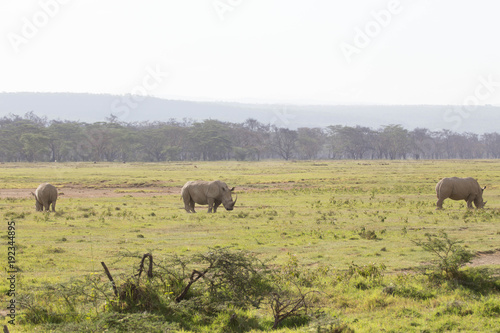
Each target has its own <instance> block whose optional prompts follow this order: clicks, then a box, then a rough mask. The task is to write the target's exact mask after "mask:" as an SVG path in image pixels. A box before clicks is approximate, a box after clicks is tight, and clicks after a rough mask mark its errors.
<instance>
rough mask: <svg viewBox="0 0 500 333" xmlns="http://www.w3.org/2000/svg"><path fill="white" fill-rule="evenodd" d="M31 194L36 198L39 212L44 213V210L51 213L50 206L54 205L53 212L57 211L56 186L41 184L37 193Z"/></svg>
mask: <svg viewBox="0 0 500 333" xmlns="http://www.w3.org/2000/svg"><path fill="white" fill-rule="evenodd" d="M31 194H32V195H33V196H34V197H35V200H36V204H35V207H36V211H37V212H42V211H43V210H44V209H45V210H46V211H49V207H50V205H52V211H53V212H55V211H56V201H57V189H56V188H55V187H54V185H50V184H47V183H44V184H40V185H39V186H38V188H37V189H36V190H35V193H33V192H31Z"/></svg>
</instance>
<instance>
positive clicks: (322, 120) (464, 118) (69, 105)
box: [0, 93, 500, 134]
mask: <svg viewBox="0 0 500 333" xmlns="http://www.w3.org/2000/svg"><path fill="white" fill-rule="evenodd" d="M27 112H34V113H35V114H36V115H37V116H39V117H47V118H48V120H72V121H82V122H88V123H93V122H100V121H106V119H108V118H109V117H110V116H111V115H114V116H116V117H117V118H118V121H122V122H144V121H150V122H154V121H168V120H170V119H176V120H178V121H182V120H183V119H191V120H195V121H201V120H205V119H216V120H220V121H229V122H244V121H245V120H247V119H249V118H252V119H256V120H258V121H259V122H262V123H264V124H272V125H276V126H277V127H284V128H290V129H297V128H300V127H309V128H314V127H320V128H325V127H327V126H331V125H345V126H356V125H360V126H366V127H370V128H379V127H381V126H385V125H389V124H399V125H402V126H403V127H404V128H406V129H410V130H411V129H414V128H427V129H429V130H431V131H433V130H443V129H444V130H451V131H454V132H462V133H463V132H472V133H477V134H482V133H488V132H496V131H497V130H498V126H497V124H499V123H500V107H498V106H490V105H486V106H452V105H286V104H246V103H229V102H195V101H183V100H167V99H161V98H156V97H140V96H131V95H121V96H118V95H109V94H75V93H0V116H6V115H9V114H16V115H24V114H26V113H27Z"/></svg>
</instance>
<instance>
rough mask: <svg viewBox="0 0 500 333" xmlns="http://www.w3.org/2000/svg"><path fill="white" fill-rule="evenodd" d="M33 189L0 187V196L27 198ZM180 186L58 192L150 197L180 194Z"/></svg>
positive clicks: (61, 191)
mask: <svg viewBox="0 0 500 333" xmlns="http://www.w3.org/2000/svg"><path fill="white" fill-rule="evenodd" d="M31 192H33V189H31V188H16V189H0V198H2V199H5V198H15V199H20V198H29V197H30V196H31V194H30V193H31ZM180 193H181V188H180V187H144V188H123V187H120V188H88V187H63V188H61V189H59V194H60V195H64V197H67V198H112V197H123V196H126V195H132V196H134V197H152V196H154V195H171V194H178V195H180Z"/></svg>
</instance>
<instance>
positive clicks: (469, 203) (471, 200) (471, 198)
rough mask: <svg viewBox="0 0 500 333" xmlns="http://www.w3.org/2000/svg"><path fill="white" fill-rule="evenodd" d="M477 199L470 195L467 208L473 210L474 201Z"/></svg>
mask: <svg viewBox="0 0 500 333" xmlns="http://www.w3.org/2000/svg"><path fill="white" fill-rule="evenodd" d="M474 199H475V197H474V196H472V195H469V197H468V198H467V199H466V200H465V201H467V208H469V209H473V208H474V207H472V202H473V201H474Z"/></svg>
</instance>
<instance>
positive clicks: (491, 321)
mask: <svg viewBox="0 0 500 333" xmlns="http://www.w3.org/2000/svg"><path fill="white" fill-rule="evenodd" d="M0 173H1V175H2V182H1V183H0V212H1V214H2V216H3V220H4V223H3V225H4V227H3V228H4V231H2V234H3V235H7V222H9V221H15V224H16V235H15V237H16V238H15V241H16V246H17V250H16V264H17V265H18V267H19V270H20V272H19V273H17V280H16V291H17V293H18V294H23V293H25V294H27V293H32V295H33V296H32V297H34V298H36V297H37V295H42V294H43V293H42V291H44V290H45V289H47V286H53V285H57V284H60V283H66V282H68V281H70V280H71V279H76V278H81V277H82V276H87V275H97V276H102V279H103V280H106V276H105V275H104V272H103V269H102V267H101V265H100V262H101V261H104V262H106V264H107V265H108V267H109V269H110V271H111V272H112V274H113V276H126V275H127V274H128V275H132V274H133V273H134V269H136V268H137V264H138V262H139V259H138V258H140V257H141V256H142V254H144V253H148V252H149V253H152V254H153V255H154V257H155V258H158V260H161V259H162V258H167V257H168V256H171V255H172V254H178V255H185V256H189V255H194V254H197V253H203V252H206V251H208V250H209V249H210V248H214V247H230V248H231V249H234V250H247V251H251V252H252V253H254V254H255V255H256V256H257V257H258V258H260V259H262V260H270V262H271V264H272V265H273V266H276V267H290V265H291V264H293V265H294V267H296V269H297V270H298V271H300V272H304V274H305V272H312V274H319V273H318V272H328V273H325V276H323V277H322V279H321V281H319V280H318V282H317V285H316V284H314V283H313V285H312V286H310V288H314V287H316V288H321V289H322V290H323V291H326V292H327V293H328V295H329V296H328V297H319V299H318V301H317V303H318V304H320V305H321V307H322V309H323V311H324V312H326V313H328V314H329V315H330V316H331V318H335V320H337V321H338V322H337V324H338V325H340V324H339V323H341V324H342V325H344V327H345V328H346V329H351V330H353V331H356V332H363V331H373V332H376V331H380V330H385V331H393V332H398V331H401V330H406V331H415V332H423V331H429V332H433V331H447V330H457V331H458V330H461V329H464V331H485V332H488V331H490V332H491V331H495V330H494V329H493V330H492V328H495V327H496V328H495V329H496V332H500V330H499V328H498V327H497V326H494V325H495V323H498V318H499V314H500V302H499V301H498V297H499V293H498V291H497V292H496V293H494V294H493V295H484V293H483V295H481V293H474V292H472V291H470V290H468V289H465V290H464V289H460V288H458V289H457V288H451V287H450V288H442V290H441V289H440V288H437V289H436V290H434V291H432V290H431V289H430V290H431V291H429V292H430V293H431V294H433V297H430V296H429V298H423V299H418V298H417V299H414V298H411V297H410V298H405V297H399V298H398V297H397V296H394V295H391V294H385V293H383V292H382V290H383V288H385V287H387V286H388V285H391V284H397V283H400V284H401V285H403V284H405V285H411V284H412V283H413V284H416V283H417V280H418V279H420V278H422V277H421V276H418V277H417V276H415V277H413V278H414V279H415V280H414V281H413V280H411V279H413V278H412V277H411V276H413V275H412V274H411V273H408V272H414V271H415V270H416V269H417V268H418V267H420V266H422V265H423V264H425V263H429V262H430V261H431V260H432V259H433V258H434V255H433V254H432V253H431V252H429V251H425V250H424V249H423V248H422V247H419V246H417V245H416V244H415V240H422V239H424V238H425V236H424V235H425V234H426V233H438V232H440V231H444V232H446V234H447V235H448V236H449V237H450V238H451V239H456V240H460V241H463V243H462V246H463V247H464V248H466V249H468V250H469V251H472V252H474V253H489V254H494V253H497V252H496V251H498V250H500V188H499V186H498V184H500V161H495V160H475V161H455V160H452V161H298V162H295V161H293V162H284V161H263V162H235V161H228V162H192V163H190V162H182V163H181V162H178V163H176V162H172V163H155V164H153V163H151V164H146V163H131V164H118V163H117V164H111V163H96V164H93V163H92V164H91V163H68V164H59V163H51V164H49V163H47V164H2V165H0ZM450 176H458V177H469V176H470V177H474V178H476V179H478V181H479V183H480V185H481V186H486V187H487V189H486V190H485V192H484V198H485V200H487V201H488V203H487V205H486V208H485V209H483V210H477V211H476V210H467V209H466V208H465V202H463V201H461V202H455V201H451V200H446V201H445V203H444V209H443V210H440V211H436V210H435V208H436V205H435V203H436V195H435V190H434V187H435V184H436V183H437V182H438V181H439V180H440V179H441V178H443V177H450ZM195 179H205V180H212V179H220V180H222V181H225V182H226V183H227V184H228V185H229V186H230V187H232V186H235V187H236V190H235V192H236V194H237V195H238V202H237V204H236V207H235V209H234V210H233V211H231V212H227V211H225V210H224V209H223V208H222V206H221V207H220V208H219V211H218V212H217V213H216V214H207V213H206V206H205V207H204V206H197V207H198V208H197V211H198V213H197V214H187V213H186V212H185V211H184V209H183V203H182V201H181V200H180V188H181V187H182V185H183V184H184V183H185V182H186V181H188V180H195ZM42 182H50V183H52V184H53V185H55V186H56V187H58V189H59V192H61V193H64V194H63V195H61V196H60V198H59V200H58V202H57V206H56V210H57V213H55V214H54V213H50V214H45V213H37V212H35V209H34V199H33V198H32V197H31V196H30V195H29V192H30V191H34V189H35V188H36V187H37V186H38V184H40V183H42ZM2 237H3V239H6V236H2ZM6 242H7V241H4V242H3V243H6ZM3 249H4V250H3V251H4V252H3V253H4V259H2V260H3V263H4V266H7V245H4V246H3ZM353 265H355V266H356V267H380V265H384V266H385V269H384V277H383V280H382V281H379V283H378V284H377V285H376V286H375V285H373V287H370V288H367V289H366V290H365V289H362V288H361V289H359V288H355V287H354V286H353V285H352V284H350V283H345V284H338V283H337V282H338V281H339V278H338V277H339V276H343V275H342V274H345V272H347V271H349V269H350V268H351V269H352V267H353ZM482 268H484V269H488V272H489V273H488V274H490V275H492V276H497V277H498V273H499V272H500V265H499V264H498V262H495V261H492V262H491V263H490V264H488V265H486V266H482ZM402 279H403V280H404V279H406V280H405V282H404V283H403V282H401V281H402ZM410 280H411V281H413V282H411V281H410ZM335 281H337V282H335ZM1 288H2V296H1V301H2V304H7V302H8V301H9V300H10V298H9V297H7V295H6V292H7V291H8V285H7V283H6V281H5V279H2V284H1ZM415 288H417V287H415ZM418 288H423V287H422V285H420V284H419V287H418ZM418 288H417V289H418ZM38 297H39V300H38V301H39V302H40V303H43V302H44V300H43V296H38ZM491 299H496V300H493V301H492V300H491ZM490 303H491V304H493V305H491V307H493V310H492V311H493V312H492V313H493V314H492V315H491V316H485V315H484V314H483V315H481V314H480V313H482V312H481V311H480V310H478V309H482V307H484V306H490V305H484V304H490ZM450 304H451V305H450ZM453 304H455V305H456V304H460V306H455V307H454V305H453ZM450 306H451V310H449V308H450ZM457 308H458V310H457ZM448 310H449V311H448ZM462 310H463V311H465V312H464V313H465V314H463V313H462V312H460V311H462ZM469 310H470V311H469ZM446 311H448V312H446ZM89 313H90V314H89V315H88V316H87V320H90V321H92V320H93V319H92V318H94V319H95V317H92V316H97V315H98V313H99V310H95V311H94V312H92V311H91V312H89ZM437 313H438V314H437ZM17 314H18V317H17V319H16V320H17V325H16V326H15V328H14V327H11V326H9V328H12V330H11V332H16V331H19V332H22V331H27V332H29V331H33V330H36V329H38V330H40V331H44V330H54V331H57V328H54V327H51V328H50V329H49V328H47V327H46V326H43V325H40V326H39V325H34V324H33V323H30V322H27V321H26V320H24V319H23V309H22V307H21V308H20V309H18V313H17ZM250 315H251V316H255V318H262V319H260V321H261V324H259V325H260V326H259V325H257V326H258V327H260V328H261V329H262V328H266V327H267V326H266V325H267V324H266V323H268V322H269V320H270V319H269V317H270V315H269V312H268V311H267V312H266V311H265V309H256V310H253V312H250ZM250 315H249V316H250ZM84 317H85V316H84ZM7 320H8V318H5V323H7ZM82 320H83V321H85V319H81V320H80V321H82ZM221 320H222V319H221ZM212 325H213V324H212ZM342 325H340V326H342ZM291 326H293V325H291ZM291 326H289V327H285V328H282V329H281V330H282V331H283V332H285V331H294V332H295V331H296V332H299V331H308V330H313V331H320V329H319V328H317V329H316V330H314V327H312V326H311V325H307V324H305V325H302V326H299V327H296V328H293V327H291ZM193 327H194V326H193ZM196 327H198V329H193V328H192V329H191V330H193V331H197V330H199V331H202V330H203V329H201V328H199V327H205V328H204V330H205V331H207V332H209V331H215V329H214V327H213V326H210V325H209V324H206V325H205V326H203V325H200V326H196ZM325 327H326V326H325ZM183 329H184V330H188V329H187V328H185V327H184V328H183ZM253 329H254V330H256V331H258V330H259V329H255V327H254V328H253ZM325 329H326V328H325ZM62 331H64V329H62ZM91 331H92V329H91ZM96 331H99V329H98V328H97V329H96ZM221 331H224V330H221ZM240 331H251V329H247V330H240ZM331 331H333V330H331ZM325 332H329V331H327V330H325Z"/></svg>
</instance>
